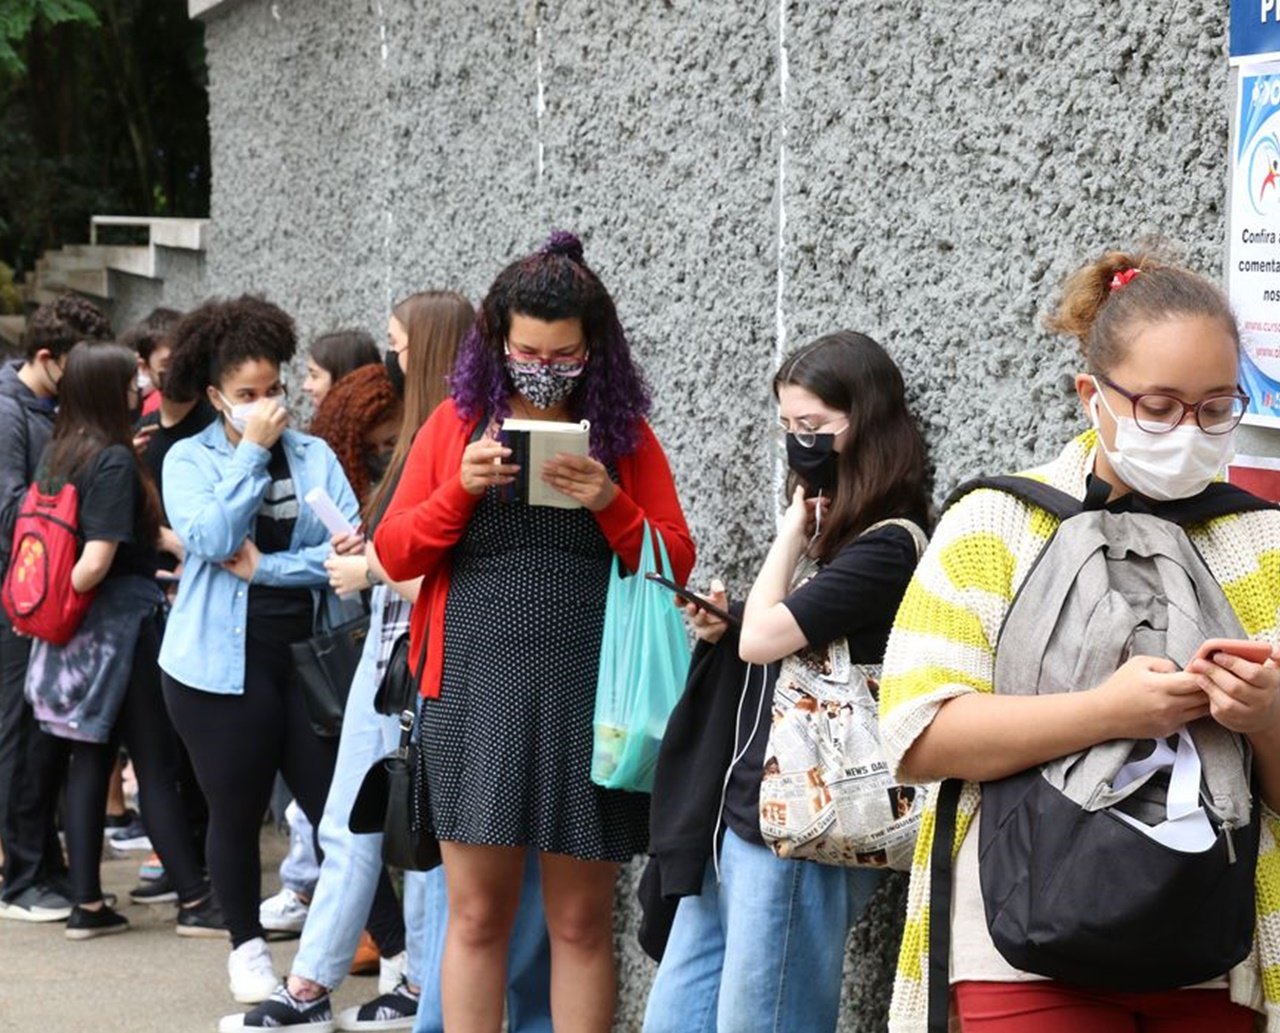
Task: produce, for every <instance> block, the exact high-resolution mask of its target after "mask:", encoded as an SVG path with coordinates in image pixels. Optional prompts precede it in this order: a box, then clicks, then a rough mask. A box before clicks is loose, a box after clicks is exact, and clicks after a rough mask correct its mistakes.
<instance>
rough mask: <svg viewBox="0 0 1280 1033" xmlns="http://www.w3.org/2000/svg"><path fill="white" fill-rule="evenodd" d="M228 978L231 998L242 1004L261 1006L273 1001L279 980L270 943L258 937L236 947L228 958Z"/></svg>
mask: <svg viewBox="0 0 1280 1033" xmlns="http://www.w3.org/2000/svg"><path fill="white" fill-rule="evenodd" d="M227 978H228V981H229V982H230V985H231V996H232V997H234V998H235V999H236V1001H238V1002H239V1003H240V1004H261V1003H262V1002H263V1001H265V1000H266V999H267V998H268V997H270V996H271V994H272V992H273V991H274V990H275V988H276V987H277V986H279V985H280V977H279V976H277V975H276V967H275V965H274V963H273V962H272V961H271V949H270V948H269V947H268V946H267V941H266V940H264V939H263V938H262V937H261V936H255V937H254V938H253V939H252V940H246V941H245V942H244V943H242V944H240V946H239V947H236V948H235V949H234V950H233V951H232V952H231V955H230V956H229V957H228V958H227Z"/></svg>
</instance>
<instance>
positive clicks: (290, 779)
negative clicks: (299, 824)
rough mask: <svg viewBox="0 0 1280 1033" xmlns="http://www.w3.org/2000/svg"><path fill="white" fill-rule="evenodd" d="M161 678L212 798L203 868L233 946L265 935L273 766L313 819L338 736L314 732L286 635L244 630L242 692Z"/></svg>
mask: <svg viewBox="0 0 1280 1033" xmlns="http://www.w3.org/2000/svg"><path fill="white" fill-rule="evenodd" d="M162 677H163V682H164V697H165V701H166V702H167V703H168V704H169V713H170V714H171V715H172V716H173V723H174V725H175V726H176V727H177V729H178V734H179V735H181V736H182V739H183V742H185V743H186V746H187V750H188V751H189V752H190V754H191V761H192V763H193V764H194V765H195V769H196V776H197V777H198V778H199V780H200V788H201V789H203V790H204V795H205V797H206V799H208V801H209V836H208V846H207V850H208V855H209V874H210V875H211V876H212V877H213V887H214V889H215V890H216V891H217V894H218V902H219V903H220V904H221V905H222V913H223V915H224V917H225V918H226V920H227V928H228V929H229V930H230V932H231V943H232V945H233V946H235V947H239V946H240V945H241V944H242V943H245V942H247V941H248V940H252V939H254V938H255V937H258V936H262V934H263V933H262V925H261V923H260V922H259V921H258V903H259V896H260V892H261V888H262V861H261V857H260V855H259V852H258V845H259V836H260V834H261V831H262V817H263V815H264V814H265V813H266V811H267V805H268V803H269V802H270V799H271V787H272V783H273V782H274V781H275V776H276V772H277V771H278V772H280V773H281V774H283V775H284V780H285V782H287V783H288V785H289V789H290V790H291V791H292V793H293V795H294V798H295V799H297V801H298V806H299V807H301V808H302V811H303V813H304V814H306V816H307V817H308V818H309V819H310V821H311V823H312V824H313V825H316V826H319V824H320V816H321V814H322V813H323V811H324V801H325V797H326V796H327V795H328V793H329V782H330V781H331V780H332V778H333V767H334V762H335V761H336V760H337V755H338V740H337V739H322V738H321V737H320V736H318V735H316V734H315V732H314V731H312V729H311V722H310V720H309V719H308V717H307V712H306V708H305V705H304V703H303V699H302V693H301V691H300V690H299V689H298V687H297V685H296V684H295V682H294V676H293V665H292V660H291V657H290V653H289V648H288V645H287V644H285V643H283V642H270V641H264V640H260V639H257V638H255V637H253V636H252V635H251V636H249V638H248V641H247V642H246V643H245V658H244V693H243V694H241V695H224V694H221V693H215V692H204V691H202V690H200V689H193V688H190V687H188V686H186V685H183V684H182V683H181V682H178V681H175V680H174V679H173V678H171V677H169V676H168V675H167V674H165V675H163V676H162Z"/></svg>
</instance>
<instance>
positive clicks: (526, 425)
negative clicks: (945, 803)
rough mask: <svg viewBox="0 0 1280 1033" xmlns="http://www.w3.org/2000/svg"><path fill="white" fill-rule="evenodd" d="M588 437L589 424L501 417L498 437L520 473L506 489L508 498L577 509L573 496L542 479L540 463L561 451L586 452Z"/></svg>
mask: <svg viewBox="0 0 1280 1033" xmlns="http://www.w3.org/2000/svg"><path fill="white" fill-rule="evenodd" d="M590 439H591V424H590V422H589V421H587V420H583V421H582V422H581V423H554V422H552V421H550V420H503V421H502V435H501V440H502V443H503V444H504V445H506V446H507V448H509V449H511V458H510V459H508V460H507V462H509V463H517V464H518V465H519V466H520V473H519V474H518V475H517V476H516V480H515V483H514V484H512V485H510V486H509V487H508V488H507V489H506V491H507V493H508V495H507V497H508V498H518V499H523V500H524V501H525V502H526V503H528V504H529V505H530V506H555V507H556V508H557V509H577V508H578V507H580V506H581V505H582V503H581V502H578V501H577V500H576V499H571V498H570V497H569V496H568V495H565V494H564V493H562V492H559V491H556V489H555V488H553V487H551V485H549V484H548V483H547V482H546V481H544V480H543V479H542V467H543V464H545V463H546V461H547V460H548V459H554V458H555V457H556V456H557V455H560V454H561V453H563V454H566V455H575V456H585V455H586V454H587V450H588V447H589V445H590Z"/></svg>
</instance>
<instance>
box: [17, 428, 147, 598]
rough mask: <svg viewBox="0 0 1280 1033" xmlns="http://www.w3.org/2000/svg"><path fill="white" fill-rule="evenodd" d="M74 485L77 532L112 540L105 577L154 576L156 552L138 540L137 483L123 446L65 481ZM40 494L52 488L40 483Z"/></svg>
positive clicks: (139, 504) (110, 448)
mask: <svg viewBox="0 0 1280 1033" xmlns="http://www.w3.org/2000/svg"><path fill="white" fill-rule="evenodd" d="M71 483H72V484H74V485H75V486H76V498H77V500H78V506H79V509H78V519H79V522H80V533H81V535H82V536H83V537H84V540H85V541H86V542H92V541H104V542H116V543H117V547H116V555H115V558H114V559H113V560H112V561H111V568H110V570H108V571H107V577H120V576H122V575H125V574H136V575H138V576H140V577H148V578H149V577H154V576H155V572H156V559H157V557H156V550H155V546H154V544H153V543H151V542H146V541H143V536H142V534H141V532H140V528H139V527H138V520H139V517H140V516H141V513H142V483H141V481H140V479H139V476H138V470H137V467H136V466H135V465H134V459H133V453H132V451H130V449H129V448H128V446H126V445H110V446H108V447H107V448H105V449H103V450H102V451H101V452H99V453H98V454H97V455H96V456H95V457H94V458H93V459H92V460H90V461H89V462H88V463H87V464H86V465H85V466H84V468H83V469H81V470H80V472H79V473H77V474H76V475H75V476H73V477H72V478H71ZM42 486H43V487H44V488H45V490H50V489H55V488H56V487H58V485H56V484H54V483H45V484H43V485H42Z"/></svg>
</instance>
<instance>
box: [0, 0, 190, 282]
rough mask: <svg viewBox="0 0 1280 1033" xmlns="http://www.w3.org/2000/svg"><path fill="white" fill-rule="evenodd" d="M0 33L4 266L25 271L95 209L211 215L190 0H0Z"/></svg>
mask: <svg viewBox="0 0 1280 1033" xmlns="http://www.w3.org/2000/svg"><path fill="white" fill-rule="evenodd" d="M0 37H2V39H0V261H4V262H7V263H9V264H10V265H11V266H13V267H14V268H15V269H16V270H18V272H19V274H22V273H23V272H25V271H27V270H30V269H31V268H32V266H33V265H34V263H35V260H36V258H38V257H39V256H40V254H41V253H42V252H43V251H45V250H48V249H50V248H55V247H59V246H60V245H62V244H63V243H74V242H82V241H84V240H85V239H87V234H88V230H89V217H90V216H91V215H94V214H110V215H179V216H205V215H207V214H208V211H209V207H208V206H209V127H208V96H207V92H206V72H205V63H204V31H203V26H202V25H201V24H200V23H199V22H198V21H192V20H191V19H189V18H188V17H187V4H186V2H185V0H0ZM5 46H8V47H9V50H10V52H11V54H12V55H13V58H14V60H13V61H8V60H6V59H5V57H4V54H3V47H5Z"/></svg>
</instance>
